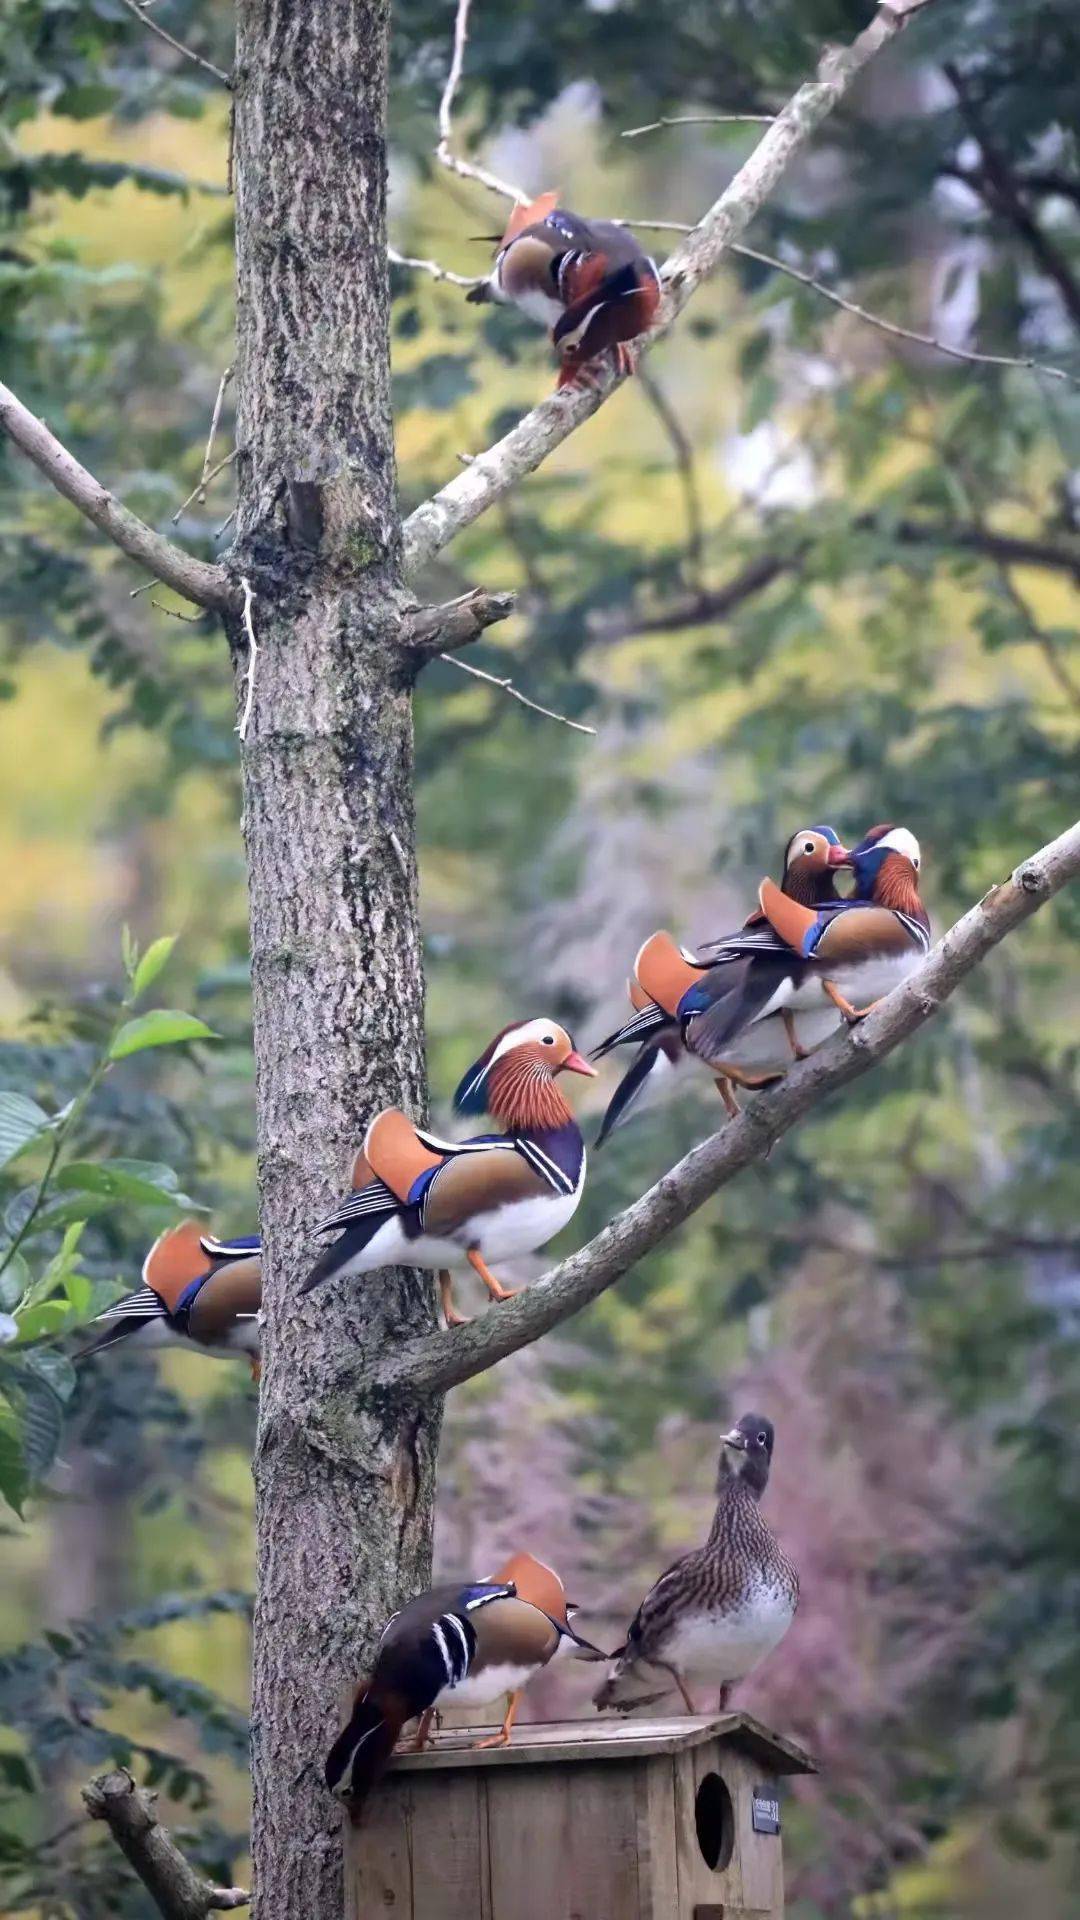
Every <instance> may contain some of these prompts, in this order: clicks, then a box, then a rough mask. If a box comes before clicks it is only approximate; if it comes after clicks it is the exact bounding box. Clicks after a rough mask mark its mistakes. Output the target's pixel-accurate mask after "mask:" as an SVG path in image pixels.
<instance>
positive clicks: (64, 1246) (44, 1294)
mask: <svg viewBox="0 0 1080 1920" xmlns="http://www.w3.org/2000/svg"><path fill="white" fill-rule="evenodd" d="M85 1225H86V1222H85V1220H73V1221H72V1223H71V1225H70V1226H69V1227H68V1228H67V1229H66V1230H65V1233H64V1238H63V1240H62V1242H61V1244H60V1248H59V1251H58V1252H56V1253H54V1254H53V1257H52V1259H51V1260H50V1261H49V1264H48V1266H47V1267H45V1269H44V1270H43V1272H41V1273H40V1274H39V1275H38V1277H37V1279H36V1280H35V1281H34V1282H33V1284H32V1285H31V1286H29V1287H28V1288H27V1290H26V1293H25V1295H24V1296H23V1301H22V1309H21V1311H20V1314H19V1325H20V1327H21V1326H22V1324H23V1313H24V1312H25V1310H26V1309H27V1308H28V1307H37V1306H39V1305H40V1304H41V1303H42V1301H45V1300H48V1298H49V1295H50V1294H53V1293H55V1292H56V1291H57V1289H58V1288H61V1287H63V1286H64V1284H65V1282H66V1280H67V1276H68V1274H69V1273H70V1272H71V1270H72V1268H73V1267H74V1265H75V1256H76V1254H77V1252H78V1248H79V1241H80V1240H81V1239H82V1234H83V1228H84V1227H85ZM58 1304H60V1303H58ZM65 1311H66V1309H65Z"/></svg>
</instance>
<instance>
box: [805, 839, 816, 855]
mask: <svg viewBox="0 0 1080 1920" xmlns="http://www.w3.org/2000/svg"><path fill="white" fill-rule="evenodd" d="M802 850H803V852H804V853H813V851H814V843H813V841H812V840H804V841H803V849H802Z"/></svg>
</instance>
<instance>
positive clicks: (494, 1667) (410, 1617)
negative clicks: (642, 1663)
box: [326, 1553, 608, 1818]
mask: <svg viewBox="0 0 1080 1920" xmlns="http://www.w3.org/2000/svg"><path fill="white" fill-rule="evenodd" d="M574 1611H575V1609H574V1608H573V1607H571V1606H569V1605H568V1603H567V1599H566V1591H565V1589H564V1587H563V1584H562V1581H561V1580H560V1579H559V1576H558V1574H557V1573H555V1572H554V1571H553V1569H552V1568H551V1567H548V1566H545V1565H544V1563H543V1561H542V1560H537V1559H536V1558H535V1557H534V1556H533V1555H532V1554H531V1553H516V1554H514V1555H513V1556H512V1557H511V1558H510V1559H509V1560H508V1561H507V1562H506V1565H505V1566H503V1567H500V1569H499V1571H498V1573H496V1574H493V1575H492V1576H491V1578H489V1579H485V1580H475V1581H470V1582H467V1583H465V1584H459V1583H457V1582H453V1581H447V1582H446V1583H444V1584H442V1585H439V1586H437V1587H431V1588H429V1589H428V1591H427V1592H425V1593H420V1594H417V1596H416V1598H415V1600H410V1601H409V1602H408V1604H407V1606H404V1607H402V1608H401V1610H400V1612H399V1613H395V1614H394V1615H393V1616H392V1617H391V1619H390V1620H388V1621H387V1624H386V1626H385V1627H384V1628H383V1632H382V1638H381V1639H380V1641H379V1644H378V1647H377V1648H376V1651H375V1663H374V1666H373V1668H372V1672H371V1674H370V1676H369V1677H368V1678H366V1679H364V1680H363V1681H362V1682H361V1684H360V1686H359V1687H358V1688H357V1691H356V1698H355V1700H354V1702H353V1709H352V1713H351V1714H350V1716H349V1721H348V1724H347V1725H346V1726H345V1727H344V1728H343V1729H342V1731H341V1733H340V1734H339V1735H338V1737H337V1739H336V1740H335V1742H334V1744H333V1746H332V1747H331V1749H330V1752H329V1754H328V1755H327V1760H326V1784H327V1786H328V1787H329V1788H330V1790H331V1792H332V1793H334V1794H336V1795H337V1796H338V1797H339V1798H340V1799H343V1800H347V1801H348V1802H349V1805H350V1809H351V1811H352V1813H353V1817H354V1818H355V1817H356V1815H357V1814H358V1813H359V1811H360V1808H361V1807H362V1805H363V1802H364V1801H365V1799H366V1798H367V1796H368V1794H369V1793H370V1792H371V1789H372V1787H373V1786H374V1785H375V1783H376V1781H377V1780H378V1779H379V1776H380V1775H381V1774H382V1772H383V1771H384V1769H385V1767H386V1764H387V1762H388V1760H389V1758H390V1755H391V1754H392V1752H393V1751H394V1746H395V1743H396V1741H397V1739H398V1735H399V1734H400V1733H401V1730H402V1728H403V1727H404V1726H405V1724H406V1722H407V1721H409V1720H414V1719H416V1720H418V1721H419V1725H418V1727H417V1732H416V1738H415V1740H414V1741H413V1743H412V1751H415V1752H419V1751H420V1750H421V1749H422V1748H423V1747H424V1745H425V1744H426V1742H427V1738H428V1729H429V1727H430V1725H431V1720H432V1716H433V1714H434V1713H435V1710H436V1708H437V1707H439V1706H440V1705H444V1704H447V1703H449V1702H450V1701H453V1703H454V1704H455V1705H461V1706H466V1707H473V1706H486V1705H489V1704H490V1702H491V1701H493V1700H498V1699H500V1698H501V1697H502V1695H503V1694H508V1695H509V1696H510V1697H509V1703H508V1706H507V1710H506V1715H505V1717H504V1719H503V1722H502V1725H501V1727H500V1728H499V1730H498V1732H497V1733H494V1734H491V1735H490V1736H489V1737H488V1738H487V1739H484V1740H480V1741H478V1742H477V1743H476V1744H477V1745H478V1746H480V1747H504V1746H506V1745H507V1744H508V1742H509V1739H510V1731H511V1728H512V1726H513V1724H514V1719H515V1716H516V1714H517V1710H518V1706H519V1704H520V1702H521V1696H522V1693H523V1691H524V1689H525V1688H526V1687H527V1686H528V1684H529V1681H530V1680H531V1679H533V1677H534V1676H535V1675H536V1674H537V1673H539V1672H540V1670H541V1668H542V1667H546V1666H547V1664H548V1662H549V1660H552V1659H553V1658H554V1656H555V1655H556V1653H558V1652H559V1650H560V1648H563V1647H565V1648H566V1650H567V1651H568V1652H569V1653H570V1654H571V1655H573V1656H574V1657H575V1658H578V1659H584V1660H606V1659H607V1657H608V1656H607V1655H606V1654H605V1653H603V1652H602V1651H601V1649H600V1648H599V1647H594V1646H592V1644H591V1643H590V1642H589V1641H588V1640H583V1639H582V1638H581V1636H580V1635H579V1634H578V1633H576V1632H575V1630H574V1628H573V1627H572V1626H571V1624H570V1617H569V1616H570V1614H571V1613H572V1612H574Z"/></svg>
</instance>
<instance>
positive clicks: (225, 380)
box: [200, 365, 233, 486]
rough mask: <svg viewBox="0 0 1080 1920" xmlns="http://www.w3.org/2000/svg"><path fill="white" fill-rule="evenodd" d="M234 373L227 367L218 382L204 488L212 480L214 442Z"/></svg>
mask: <svg viewBox="0 0 1080 1920" xmlns="http://www.w3.org/2000/svg"><path fill="white" fill-rule="evenodd" d="M232 371H233V370H232V367H231V365H230V366H227V367H226V369H225V371H224V373H223V374H222V376H221V379H220V380H219V381H218V390H217V398H216V400H215V401H214V411H213V413H212V414H211V415H210V432H209V433H208V435H207V438H206V452H205V453H204V454H203V463H202V478H201V481H200V485H202V486H205V485H206V482H207V480H208V479H209V478H210V461H211V459H212V457H213V452H214V441H215V440H216V439H217V430H218V423H219V421H220V419H221V409H222V406H223V404H224V400H225V389H226V387H227V386H228V384H229V381H230V380H231V379H232Z"/></svg>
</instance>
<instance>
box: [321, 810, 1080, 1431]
mask: <svg viewBox="0 0 1080 1920" xmlns="http://www.w3.org/2000/svg"><path fill="white" fill-rule="evenodd" d="M1077 875H1080V821H1078V822H1077V823H1076V825H1074V826H1072V827H1070V828H1069V829H1068V831H1067V832H1065V833H1063V834H1061V835H1059V837H1058V838H1057V839H1056V840H1052V841H1051V842H1050V844H1049V845H1048V846H1045V847H1042V848H1041V849H1040V850H1039V852H1038V853H1035V854H1033V855H1032V856H1031V858H1030V859H1028V860H1025V861H1023V862H1022V864H1021V865H1020V866H1019V867H1017V868H1016V871H1015V872H1014V873H1013V875H1012V877H1011V878H1010V879H1008V880H1006V881H1004V882H1003V884H1002V885H1001V886H998V887H994V888H993V889H992V890H991V892H990V893H988V894H987V895H986V896H985V898H984V899H982V900H980V901H979V903H978V905H977V906H974V907H972V908H971V910H970V912H968V913H965V914H964V916H963V918H962V919H960V920H958V921H957V922H956V924H955V926H953V927H951V928H950V930H949V932H948V933H947V934H945V936H944V938H943V939H942V940H940V941H939V942H938V944H937V946H936V947H935V948H934V950H933V952H932V953H931V954H930V955H929V956H928V957H927V959H926V961H925V962H924V964H923V965H922V966H921V967H920V968H919V970H918V972H917V973H915V974H912V976H911V978H910V979H909V980H907V981H905V983H904V984H903V986H900V987H897V988H896V989H895V991H894V992H892V993H890V994H889V995H888V996H887V998H886V999H885V1000H883V1001H882V1003H881V1005H880V1007H879V1008H878V1009H877V1010H876V1012H874V1013H872V1014H870V1015H869V1017H868V1018H867V1019H866V1020H865V1021H863V1022H862V1024H861V1025H860V1026H858V1027H855V1028H852V1029H851V1030H850V1031H848V1032H845V1033H843V1034H838V1035H836V1036H835V1037H834V1038H833V1039H832V1040H831V1041H829V1042H828V1044H827V1045H826V1046H824V1047H823V1048H821V1050H820V1051H819V1052H818V1053H815V1054H814V1055H813V1056H812V1058H811V1059H809V1060H805V1061H803V1062H802V1063H801V1064H800V1065H799V1066H796V1067H794V1068H793V1069H792V1071H791V1072H790V1073H789V1074H788V1075H787V1078H786V1079H785V1080H784V1082H783V1084H782V1085H781V1086H780V1087H778V1088H776V1089H775V1090H774V1091H771V1092H767V1093H761V1094H758V1095H757V1096H756V1097H755V1099H754V1101H753V1104H752V1105H751V1106H749V1107H747V1109H746V1110H745V1111H744V1112H743V1113H741V1114H740V1115H739V1117H738V1119H736V1120H732V1121H730V1122H729V1123H728V1125H726V1126H725V1127H724V1128H723V1129H722V1130H721V1131H720V1132H719V1133H716V1134H713V1136H712V1138H711V1139H709V1140H705V1141H703V1142H702V1144H701V1145H700V1146H697V1147H694V1148H693V1149H692V1151H691V1152H690V1153H688V1154H686V1155H685V1156H684V1158H683V1159H682V1160H680V1161H679V1163H678V1165H677V1166H675V1167H673V1168H672V1170H671V1172H670V1173H666V1174H664V1176H663V1178H662V1179H660V1180H658V1181H657V1182H656V1185H655V1186H653V1187H650V1188H649V1190H648V1192H647V1193H645V1194H643V1195H642V1197H641V1199H640V1200H636V1201H635V1202H634V1204H633V1206H630V1207H627V1208H626V1211H625V1212H624V1213H621V1214H619V1216H618V1217H617V1219H615V1220H613V1221H612V1222H611V1224H610V1226H607V1227H605V1228H604V1229H603V1231H602V1232H601V1233H598V1234H597V1236H596V1238H595V1239H594V1240H591V1241H590V1242H589V1245H588V1246H587V1247H583V1248H582V1249H581V1251H580V1252H579V1253H574V1254H571V1256H570V1258H569V1259H568V1260H563V1261H562V1262H561V1264H560V1265H559V1266H557V1267H555V1268H554V1269H553V1271H552V1272H551V1273H549V1274H548V1275H546V1277H545V1278H544V1279H542V1280H538V1281H537V1282H536V1283H535V1285H533V1286H531V1287H528V1288H527V1289H526V1290H525V1291H524V1292H522V1293H519V1294H518V1295H517V1296H516V1297H515V1298H514V1299H513V1300H508V1301H506V1302H505V1304H503V1305H500V1306H499V1307H497V1308H493V1309H492V1310H490V1311H489V1312H488V1313H486V1314H485V1315H484V1317H483V1318H482V1319H479V1320H474V1321H472V1322H471V1323H470V1324H469V1325H468V1326H465V1327H457V1328H455V1329H454V1330H453V1331H452V1332H447V1333H437V1334H431V1335H427V1336H426V1337H425V1338H424V1339H422V1340H415V1341H413V1342H412V1343H411V1344H409V1345H407V1346H404V1347H400V1348H397V1349H395V1350H393V1351H391V1352H387V1353H385V1354H383V1355H381V1356H380V1358H379V1359H378V1360H377V1361H376V1363H375V1365H374V1366H373V1367H371V1368H370V1369H369V1370H367V1371H361V1373H360V1375H359V1377H357V1375H356V1373H355V1372H353V1371H352V1370H350V1369H345V1368H343V1369H342V1371H341V1374H340V1377H339V1380H338V1382H337V1384H338V1385H340V1387H341V1389H342V1390H343V1391H348V1392H349V1393H350V1395H352V1394H355V1393H356V1392H357V1390H359V1392H360V1394H361V1395H367V1394H371V1393H376V1394H378V1393H384V1394H401V1395H407V1396H408V1397H409V1398H410V1399H422V1398H423V1397H424V1396H425V1395H428V1394H434V1393H445V1392H446V1391H447V1389H448V1388H450V1387H455V1386H459V1385H460V1384H461V1382H462V1381H464V1380H471V1379H472V1378H473V1376H474V1375H475V1374H478V1373H483V1372H485V1371H486V1369H487V1368H488V1367H493V1366H494V1365H495V1364H496V1362H497V1361H499V1360H505V1359H506V1357H507V1355H508V1354H511V1353H516V1352H517V1349H518V1348H519V1347H524V1346H527V1345H528V1344H529V1343H530V1342H531V1341H533V1340H539V1338H540V1337H541V1335H542V1334H545V1333H550V1331H551V1329H552V1328H553V1327H557V1326H559V1325H560V1323H561V1322H562V1321H563V1320H567V1319H569V1317H570V1315H571V1314H574V1313H579V1312H580V1310H581V1308H582V1307H585V1306H587V1305H588V1304H589V1302H590V1301H591V1300H595V1299H596V1297H597V1295H598V1294H600V1293H603V1292H604V1291H605V1289H606V1288H608V1287H610V1286H611V1285H612V1284H613V1283H614V1282H615V1281H616V1280H618V1279H620V1278H621V1276H622V1275H623V1274H624V1273H626V1272H627V1271H628V1270H629V1268H630V1267H632V1266H633V1265H634V1264H635V1263H636V1262H637V1261H638V1260H640V1259H641V1258H642V1257H643V1256H644V1255H645V1254H647V1253H650V1252H651V1251H652V1249H653V1248H654V1247H655V1246H657V1245H658V1244H659V1242H660V1241H661V1240H663V1239H665V1238H666V1236H667V1235H668V1234H669V1233H671V1232H672V1230H673V1229H674V1228H675V1227H677V1226H680V1225H681V1224H682V1222H683V1221H684V1220H686V1219H687V1218H688V1217H689V1216H690V1214H692V1213H695V1212H696V1211H697V1209H698V1208H699V1207H701V1206H703V1205H704V1203H705V1201H706V1200H710V1199H711V1198H712V1196H713V1195H714V1194H715V1193H718V1192H719V1190H720V1188H721V1187H725V1186H727V1184H728V1182H729V1181H731V1180H733V1179H735V1177H736V1175H737V1174H739V1173H741V1172H742V1171H743V1169H744V1168H745V1167H749V1166H752V1165H753V1164H755V1163H756V1162H759V1161H761V1160H763V1159H764V1158H765V1156H766V1154H767V1153H768V1152H769V1149H770V1148H771V1147H772V1146H773V1144H774V1142H775V1141H777V1140H779V1139H780V1138H781V1137H782V1135H783V1134H785V1133H787V1132H788V1131H789V1129H790V1128H791V1127H793V1126H794V1125H795V1124H796V1122H797V1121H799V1120H801V1119H802V1118H803V1116H804V1115H805V1114H807V1113H809V1112H811V1111H812V1110H813V1109H814V1108H815V1107H817V1106H819V1105H820V1104H821V1102H822V1101H823V1100H824V1099H826V1098H827V1097H828V1095H829V1094H831V1093H835V1092H836V1091H837V1089H838V1088H840V1087H843V1086H846V1085H847V1083H848V1082H849V1081H850V1080H856V1079H858V1078H859V1076H860V1075H861V1074H864V1073H868V1072H869V1071H870V1068H871V1067H873V1066H876V1064H877V1062H878V1061H879V1060H883V1059H884V1058H885V1056H886V1055H887V1054H889V1053H892V1052H893V1050H894V1048H896V1047H898V1046H900V1045H902V1043H903V1042H904V1041H905V1040H907V1039H909V1038H910V1036H911V1035H912V1034H913V1033H915V1032H917V1031H918V1029H919V1028H920V1027H921V1026H924V1025H925V1023H926V1021H927V1020H930V1019H931V1018H932V1017H933V1015H934V1014H935V1013H937V1012H938V1010H939V1009H940V1008H941V1007H942V1006H943V1004H944V1002H945V1001H946V1000H947V999H948V998H949V996H950V994H951V993H953V992H954V991H955V989H956V988H957V987H958V986H959V985H960V983H961V981H962V980H964V979H966V977H967V975H968V974H969V973H971V972H972V970H973V969H974V968H975V967H977V966H978V965H979V963H980V962H981V961H982V960H984V959H985V958H986V955H987V954H988V953H990V952H991V951H992V949H993V948H994V947H996V946H997V945H998V943H999V941H1001V940H1004V939H1005V937H1006V935H1007V934H1009V933H1011V932H1012V931H1013V929H1014V927H1018V926H1019V925H1020V924H1021V922H1022V921H1024V920H1027V919H1029V918H1030V916H1031V915H1032V914H1033V913H1035V912H1036V911H1037V909H1038V908H1039V907H1041V906H1042V905H1044V903H1045V902H1046V901H1047V900H1049V899H1051V898H1052V896H1053V895H1054V894H1055V893H1057V892H1059V890H1060V889H1061V888H1062V887H1064V886H1065V885H1066V884H1067V883H1068V882H1069V881H1070V880H1074V879H1075V878H1076V877H1077Z"/></svg>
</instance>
